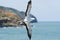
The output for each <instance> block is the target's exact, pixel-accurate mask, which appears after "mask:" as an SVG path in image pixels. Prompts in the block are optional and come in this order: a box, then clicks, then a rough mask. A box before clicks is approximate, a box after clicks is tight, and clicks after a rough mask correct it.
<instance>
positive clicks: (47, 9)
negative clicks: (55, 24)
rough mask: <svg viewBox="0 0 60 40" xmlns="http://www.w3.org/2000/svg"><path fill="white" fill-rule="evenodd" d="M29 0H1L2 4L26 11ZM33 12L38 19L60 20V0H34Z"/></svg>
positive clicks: (0, 3)
mask: <svg viewBox="0 0 60 40" xmlns="http://www.w3.org/2000/svg"><path fill="white" fill-rule="evenodd" d="M28 1H29V0H0V5H1V6H6V7H12V8H15V9H17V10H20V11H25V9H26V5H27V2H28ZM31 14H33V15H34V16H36V18H37V19H38V21H60V0H32V10H31Z"/></svg>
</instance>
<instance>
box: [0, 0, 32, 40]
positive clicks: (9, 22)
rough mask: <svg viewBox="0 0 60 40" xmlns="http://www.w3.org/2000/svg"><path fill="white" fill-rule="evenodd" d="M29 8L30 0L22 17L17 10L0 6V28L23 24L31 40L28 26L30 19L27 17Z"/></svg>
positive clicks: (30, 5) (30, 30)
mask: <svg viewBox="0 0 60 40" xmlns="http://www.w3.org/2000/svg"><path fill="white" fill-rule="evenodd" d="M31 8H32V1H31V0H29V1H28V4H27V8H26V11H25V17H24V18H23V15H21V14H20V12H19V11H17V10H14V9H12V8H8V7H3V6H0V28H3V27H20V26H21V25H24V26H25V27H26V30H27V35H28V37H29V40H31V37H32V29H31V26H30V19H29V14H30V11H31Z"/></svg>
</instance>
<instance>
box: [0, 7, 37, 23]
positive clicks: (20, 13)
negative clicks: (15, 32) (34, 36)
mask: <svg viewBox="0 0 60 40" xmlns="http://www.w3.org/2000/svg"><path fill="white" fill-rule="evenodd" d="M0 10H6V11H10V12H13V13H15V14H17V15H18V16H19V17H21V18H22V19H24V18H25V12H23V11H18V10H16V9H14V8H9V7H3V6H0ZM29 16H30V18H33V19H34V20H32V21H31V23H35V22H37V19H36V17H35V16H33V15H32V14H30V15H29Z"/></svg>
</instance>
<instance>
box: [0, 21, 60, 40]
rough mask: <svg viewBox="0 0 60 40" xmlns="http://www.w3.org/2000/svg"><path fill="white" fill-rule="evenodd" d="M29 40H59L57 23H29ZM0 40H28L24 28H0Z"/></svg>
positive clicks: (59, 32) (59, 23)
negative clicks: (30, 32)
mask: <svg viewBox="0 0 60 40" xmlns="http://www.w3.org/2000/svg"><path fill="white" fill-rule="evenodd" d="M30 25H31V28H32V38H31V40H60V22H59V21H39V22H37V23H31V24H30ZM0 40H29V38H28V36H27V31H26V28H25V26H23V27H18V28H15V27H8V28H0Z"/></svg>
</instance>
